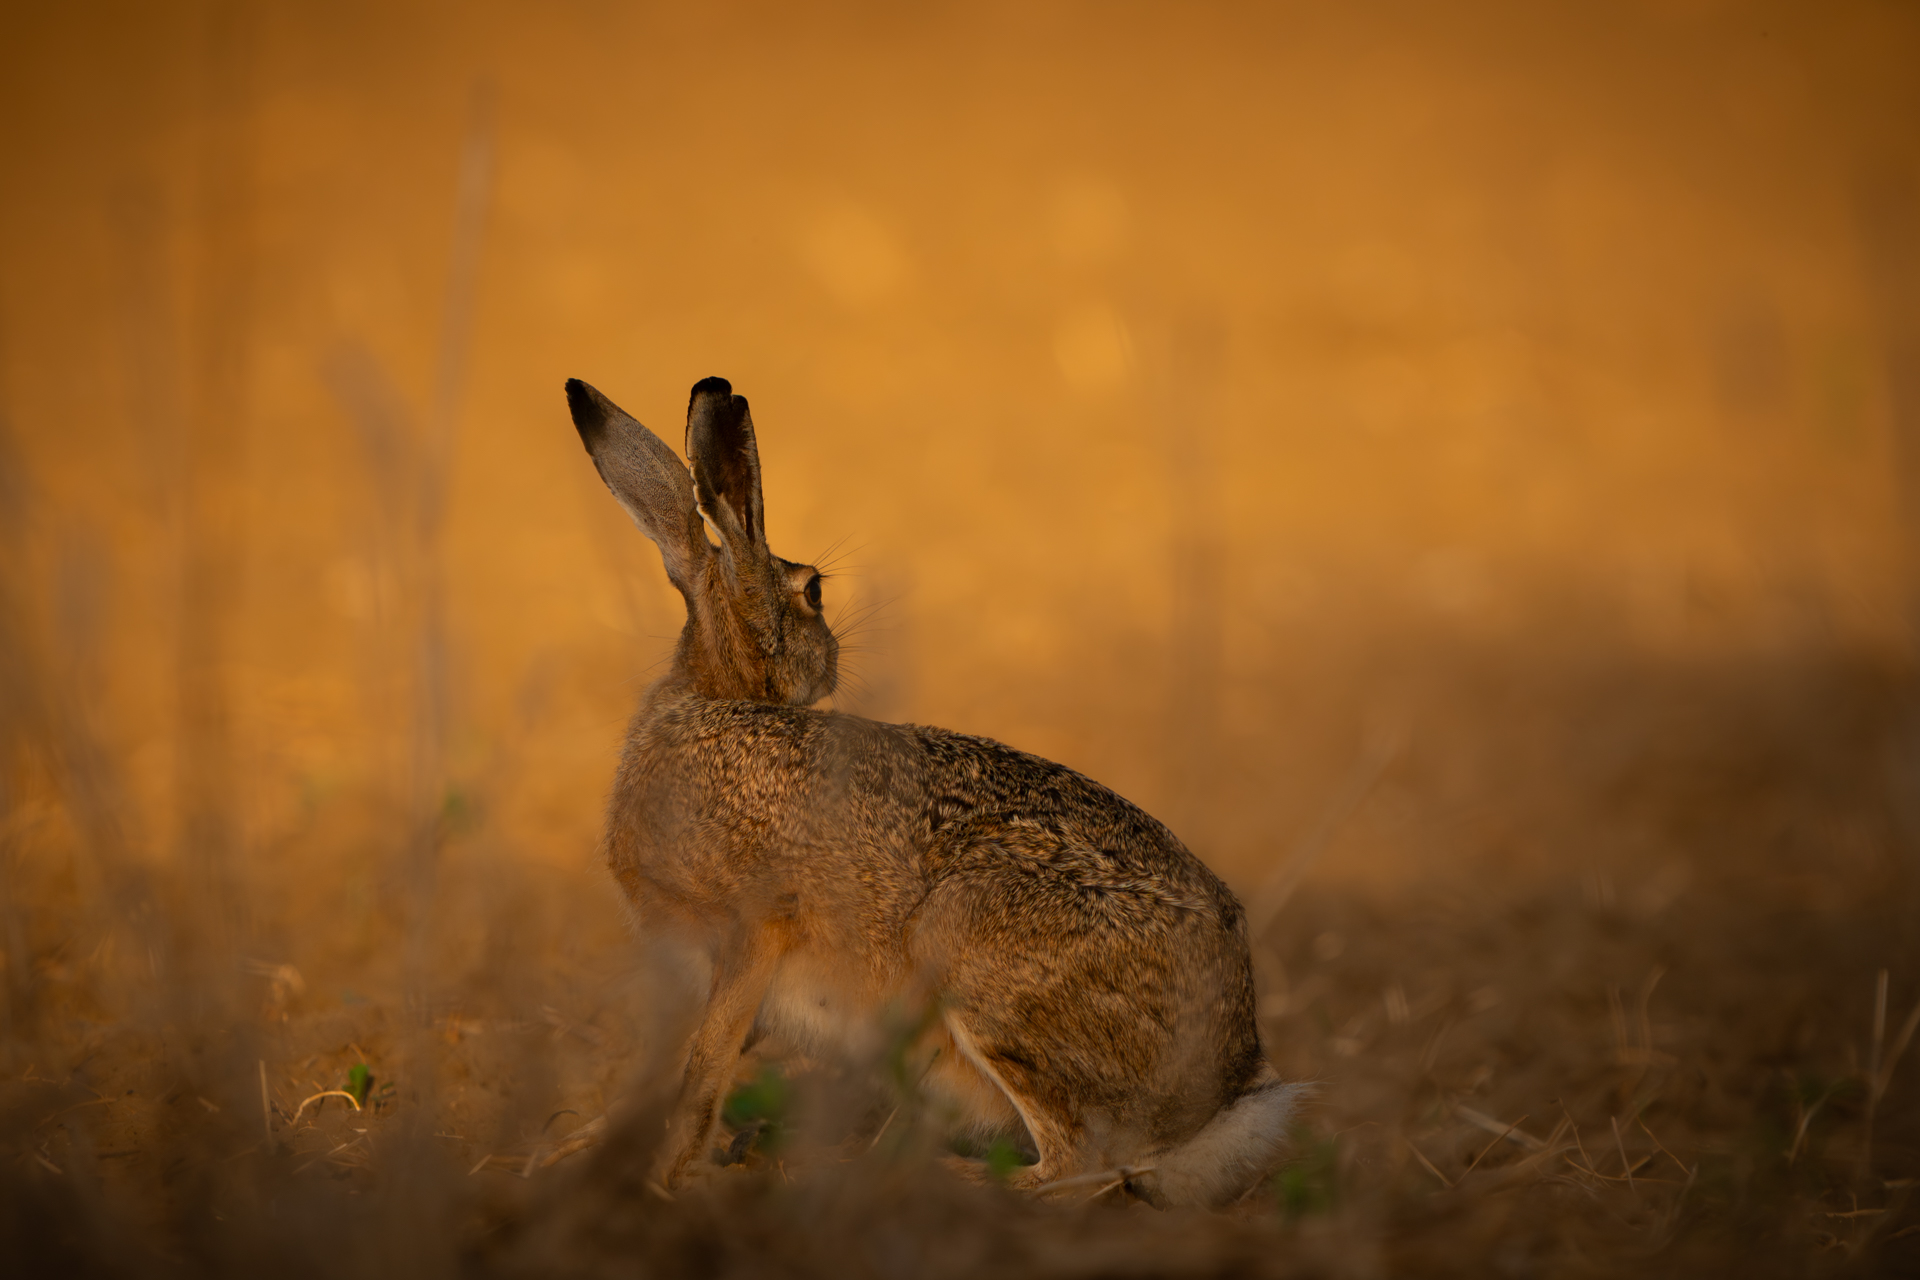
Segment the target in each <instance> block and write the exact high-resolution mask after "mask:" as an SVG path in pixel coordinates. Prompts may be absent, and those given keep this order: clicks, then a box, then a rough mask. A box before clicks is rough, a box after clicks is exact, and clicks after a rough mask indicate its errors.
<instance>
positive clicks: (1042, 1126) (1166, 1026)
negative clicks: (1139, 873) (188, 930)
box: [912, 831, 1259, 1188]
mask: <svg viewBox="0 0 1920 1280" xmlns="http://www.w3.org/2000/svg"><path fill="white" fill-rule="evenodd" d="M1015 840H1020V841H1021V842H1022V843H1020V844H1019V845H1018V846H1015V847H1010V846H1012V845H1013V842H1014V841H1015ZM942 864H943V865H942V866H941V867H940V872H941V876H940V879H939V881H938V883H936V884H935V886H934V887H933V888H932V890H931V891H930V892H929V893H928V894H927V896H926V898H925V899H924V900H923V902H922V903H921V906H920V908H919V910H918V911H917V912H916V915H915V918H914V920H913V922H912V946H913V949H914V952H915V959H916V961H917V962H918V963H919V964H920V965H921V966H922V968H923V969H924V971H925V972H926V973H927V974H928V975H929V977H930V978H931V979H932V980H933V981H935V982H937V984H938V986H939V988H940V990H941V993H942V999H943V1003H944V1006H945V1009H946V1015H945V1016H946V1020H947V1026H948V1028H949V1030H950V1031H951V1032H952V1034H953V1038H954V1041H955V1044H956V1047H958V1048H959V1050H960V1052H961V1054H962V1055H963V1056H964V1057H965V1058H966V1059H967V1061H968V1062H969V1063H970V1064H971V1065H972V1066H973V1067H974V1069H975V1070H977V1071H978V1072H979V1073H980V1074H981V1075H982V1076H983V1077H985V1078H986V1079H988V1080H990V1081H992V1082H993V1084H994V1085H995V1086H996V1087H997V1088H998V1089H999V1090H1000V1091H1001V1092H1003V1093H1004V1094H1005V1095H1006V1096H1007V1098H1008V1100H1009V1101H1010V1102H1011V1103H1012V1105H1013V1106H1014V1107H1015V1108H1016V1109H1017V1110H1018V1112H1019V1114H1020V1118H1021V1120H1022V1122H1023V1123H1025V1125H1026V1126H1027V1130H1028V1133H1029V1134H1030V1135H1031V1137H1032V1139H1033V1143H1034V1146H1035V1147H1036V1148H1037V1150H1038V1152H1039V1155H1040V1162H1039V1163H1038V1164H1037V1165H1033V1166H1029V1167H1028V1168H1027V1169H1025V1170H1022V1171H1020V1172H1019V1173H1018V1174H1016V1176H1015V1178H1014V1179H1013V1181H1014V1184H1015V1185H1019V1186H1027V1187H1032V1188H1039V1187H1042V1186H1044V1185H1046V1184H1048V1183H1057V1182H1060V1181H1061V1180H1064V1179H1072V1180H1073V1183H1072V1185H1075V1186H1079V1185H1082V1183H1081V1179H1083V1178H1084V1179H1091V1178H1092V1176H1093V1175H1096V1174H1100V1173H1103V1172H1106V1171H1120V1170H1136V1171H1140V1172H1144V1170H1145V1166H1147V1165H1149V1164H1151V1163H1152V1155H1153V1153H1155V1152H1157V1151H1162V1150H1165V1149H1167V1148H1169V1147H1170V1146H1173V1145H1175V1144H1178V1143H1180V1142H1182V1141H1184V1140H1185V1139H1186V1138H1187V1137H1189V1136H1190V1135H1191V1134H1193V1133H1194V1132H1196V1131H1197V1130H1199V1129H1200V1127H1201V1126H1202V1125H1204V1124H1205V1123H1206V1122H1207V1120H1208V1119H1209V1118H1210V1117H1211V1116H1212V1115H1213V1114H1214V1113H1215V1112H1216V1111H1218V1110H1219V1109H1220V1107H1221V1105H1222V1104H1223V1102H1225V1101H1226V1100H1227V1099H1228V1098H1230V1097H1231V1096H1233V1093H1234V1088H1235V1086H1236V1085H1238V1084H1239V1083H1240V1082H1241V1080H1243V1079H1244V1078H1245V1077H1247V1076H1248V1075H1249V1074H1250V1073H1251V1071H1252V1070H1253V1063H1254V1062H1255V1060H1257V1056H1258V1051H1259V1046H1258V1041H1257V1037H1256V1036H1255V1035H1254V1033H1253V1031H1252V1019H1251V1016H1250V1014H1251V1005H1252V995H1251V974H1250V972H1248V967H1247V963H1246V958H1245V949H1244V944H1240V943H1239V942H1238V939H1237V936H1236V935H1235V934H1234V932H1233V930H1232V928H1231V927H1230V926H1229V925H1228V924H1227V923H1226V922H1225V921H1223V920H1221V919H1220V918H1218V917H1217V916H1215V915H1212V914H1210V913H1207V912H1205V911H1201V910H1196V909H1192V908H1190V907H1188V906H1186V905H1184V904H1172V903H1169V902H1167V901H1165V899H1166V898H1168V897H1171V896H1172V894H1171V891H1167V892H1166V893H1160V894H1156V892H1154V891H1153V887H1152V886H1148V887H1147V888H1144V889H1143V888H1140V887H1138V886H1136V885H1134V884H1131V883H1127V882H1125V881H1124V880H1123V879H1122V878H1121V877H1118V876H1114V875H1110V874H1105V873H1104V872H1103V868H1101V867H1100V866H1099V865H1098V864H1097V863H1095V862H1094V861H1093V858H1092V856H1090V854H1089V853H1088V851H1083V850H1080V849H1078V848H1076V847H1073V846H1070V845H1067V844H1065V843H1063V842H1060V841H1059V840H1058V839H1057V837H1054V836H1053V835H1052V834H1051V833H1046V832H1033V831H1023V832H1019V833H1014V834H1011V835H1010V834H1007V833H1000V832H996V833H995V835H994V837H993V838H991V839H985V840H980V841H978V842H977V843H973V844H971V845H969V846H967V847H964V848H959V849H955V850H953V851H951V852H949V853H947V854H946V856H945V857H944V858H943V859H942ZM1243 1006H1244V1009H1245V1013H1246V1014H1247V1015H1249V1016H1246V1017H1241V1016H1239V1014H1240V1012H1241V1010H1242V1007H1243ZM1243 1023H1244V1024H1245V1025H1244V1026H1243V1025H1242V1024H1243ZM1116 1176H1124V1175H1118V1174H1116Z"/></svg>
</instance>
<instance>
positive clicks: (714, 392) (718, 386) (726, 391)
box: [687, 378, 733, 404]
mask: <svg viewBox="0 0 1920 1280" xmlns="http://www.w3.org/2000/svg"><path fill="white" fill-rule="evenodd" d="M732 394H733V384H732V383H731V382H728V381H727V380H726V379H725V378H702V379H700V381H698V382H696V383H694V384H693V394H692V395H690V396H688V397H687V403H688V404H692V403H693V402H694V401H695V400H698V399H699V398H700V397H701V396H719V397H720V398H721V399H722V400H725V399H726V398H727V397H729V396H731V395H732Z"/></svg>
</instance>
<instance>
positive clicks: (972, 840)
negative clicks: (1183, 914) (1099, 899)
mask: <svg viewBox="0 0 1920 1280" xmlns="http://www.w3.org/2000/svg"><path fill="white" fill-rule="evenodd" d="M911 731H912V732H913V734H914V735H915V737H916V738H917V739H918V746H919V748H920V750H921V751H922V752H923V753H924V756H925V760H926V762H927V768H926V773H925V782H926V804H927V828H928V830H929V831H930V833H931V835H932V837H933V842H932V848H931V849H930V853H933V854H934V855H935V856H936V857H938V856H939V854H940V853H941V852H942V851H944V852H945V853H946V854H947V856H965V855H963V854H962V853H961V851H962V850H964V849H967V848H970V847H973V846H975V845H979V844H986V843H990V844H993V845H995V846H996V847H997V848H998V850H999V851H1000V852H999V853H997V854H995V855H994V856H995V857H1001V856H1003V855H1013V856H1016V857H1023V858H1028V859H1034V860H1039V861H1043V862H1046V863H1048V864H1049V865H1050V866H1052V867H1053V868H1054V869H1055V870H1056V871H1057V872H1058V873H1059V874H1062V875H1065V876H1068V877H1070V878H1074V879H1083V880H1086V881H1088V882H1089V883H1091V884H1107V885H1131V886H1133V887H1134V889H1135V891H1136V893H1137V894H1139V895H1144V897H1146V898H1148V899H1153V900H1158V901H1163V902H1164V903H1165V904H1166V905H1169V906H1172V905H1178V906H1180V907H1183V908H1185V909H1187V910H1194V911H1200V912H1202V913H1204V914H1207V915H1212V916H1217V917H1220V918H1221V922H1222V923H1226V924H1228V925H1230V926H1231V925H1232V924H1235V923H1237V922H1238V920H1239V918H1240V906H1239V903H1238V902H1237V901H1236V900H1235V898H1234V896H1233V894H1232V892H1231V891H1230V890H1229V889H1228V888H1227V887H1226V885H1224V884H1223V883H1221V881H1220V879H1219V877H1217V876H1215V875H1214V874H1213V873H1212V872H1211V871H1209V870H1208V869H1207V867H1206V865H1205V864H1204V863H1202V862H1201V861H1200V860H1199V859H1198V858H1196V857H1195V856H1194V855H1193V854H1192V853H1191V852H1190V851H1189V850H1188V849H1187V847H1186V846H1185V845H1184V844H1182V843H1181V842H1180V840H1179V838H1178V837H1177V836H1175V835H1174V834H1173V832H1172V831H1170V830H1168V828H1167V827H1166V825H1165V824H1163V823H1161V822H1160V821H1159V820H1158V819H1156V818H1154V817H1153V815H1151V814H1149V813H1148V812H1146V810H1144V809H1142V808H1140V807H1139V806H1138V805H1136V804H1134V803H1133V802H1131V801H1129V800H1127V799H1126V798H1125V797H1123V796H1121V795H1120V794H1119V793H1117V792H1115V791H1113V790H1112V789H1111V788H1109V787H1106V786H1103V785H1101V784H1100V783H1098V782H1095V781H1094V780H1093V779H1091V778H1089V777H1087V776H1086V775H1084V774H1081V773H1078V772H1076V771H1074V770H1072V769H1069V768H1067V767H1066V766H1065V765H1062V764H1056V763H1055V762H1053V761H1051V760H1047V759H1044V758H1042V757H1040V756H1036V755H1031V754H1029V753H1027V752H1025V751H1019V750H1016V749H1015V748H1013V747H1009V746H1007V745H1006V744H1004V743H1001V742H995V741H994V740H993V739H991V738H977V737H973V736H970V735H968V734H961V733H953V732H951V731H948V730H944V729H927V728H922V727H920V726H913V727H912V730H911Z"/></svg>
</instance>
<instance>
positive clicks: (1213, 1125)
mask: <svg viewBox="0 0 1920 1280" xmlns="http://www.w3.org/2000/svg"><path fill="white" fill-rule="evenodd" d="M1311 1088H1312V1086H1310V1085H1305V1084H1289V1083H1287V1082H1286V1081H1284V1080H1282V1079H1281V1078H1280V1076H1279V1075H1278V1073H1276V1072H1275V1071H1274V1070H1273V1068H1271V1067H1268V1068H1267V1069H1266V1070H1265V1071H1263V1072H1261V1074H1260V1075H1259V1076H1258V1077H1257V1078H1255V1080H1254V1081H1253V1083H1252V1084H1250V1085H1249V1086H1248V1087H1247V1090H1246V1092H1244V1093H1242V1094H1241V1095H1240V1096H1239V1097H1238V1098H1235V1099H1234V1100H1233V1102H1232V1104H1231V1105H1229V1106H1226V1107H1223V1108H1221V1110H1220V1111H1219V1113H1218V1114H1217V1115H1215V1116H1214V1117H1213V1119H1211V1120H1209V1121H1207V1123H1206V1125H1205V1126H1204V1127H1203V1128H1202V1129H1201V1130H1200V1132H1198V1133H1196V1134H1194V1135H1193V1136H1192V1137H1191V1138H1188V1139H1187V1140H1186V1141H1185V1142H1183V1143H1181V1144H1180V1145H1179V1146H1177V1147H1174V1148H1172V1149H1170V1150H1167V1151H1163V1152H1161V1153H1160V1154H1159V1155H1157V1156H1155V1157H1152V1158H1151V1159H1150V1160H1149V1161H1148V1162H1147V1163H1149V1164H1151V1165H1152V1170H1151V1172H1146V1173H1141V1174H1137V1175H1135V1176H1134V1177H1133V1178H1131V1179H1129V1180H1128V1185H1129V1186H1130V1187H1131V1188H1132V1189H1133V1190H1134V1191H1135V1192H1137V1193H1138V1194H1139V1195H1141V1196H1142V1197H1143V1198H1145V1199H1147V1200H1149V1201H1151V1202H1153V1203H1154V1204H1156V1205H1159V1206H1160V1207H1162V1208H1170V1207H1172V1206H1174V1205H1200V1206H1209V1207H1210V1206H1214V1205H1221V1204H1225V1203H1227V1202H1228V1201H1231V1200H1233V1199H1235V1198H1236V1197H1238V1196H1240V1195H1241V1194H1242V1193H1244V1192H1245V1191H1246V1190H1247V1189H1248V1188H1249V1187H1251V1186H1252V1185H1253V1184H1254V1182H1255V1180H1256V1179H1258V1178H1260V1177H1261V1176H1262V1175H1263V1174H1265V1173H1267V1172H1268V1171H1270V1170H1271V1169H1272V1168H1273V1166H1274V1165H1275V1164H1276V1163H1278V1161H1279V1159H1280V1152H1281V1150H1282V1148H1284V1147H1285V1146H1286V1141H1287V1127H1288V1125H1290V1124H1291V1123H1292V1121H1293V1115H1294V1112H1295V1111H1296V1110H1297V1109H1298V1108H1299V1105H1300V1101H1301V1099H1302V1098H1303V1097H1305V1096H1306V1094H1307V1093H1308V1092H1309V1091H1310V1090H1311Z"/></svg>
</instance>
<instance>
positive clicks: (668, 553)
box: [567, 378, 709, 595]
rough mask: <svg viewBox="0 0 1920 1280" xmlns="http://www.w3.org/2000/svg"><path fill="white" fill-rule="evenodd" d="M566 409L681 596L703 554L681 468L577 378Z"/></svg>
mask: <svg viewBox="0 0 1920 1280" xmlns="http://www.w3.org/2000/svg"><path fill="white" fill-rule="evenodd" d="M567 407H568V408H569V409H571V410H572V411H573V425H574V426H575V427H576V428H578V429H579V432H580V441H581V443H582V444H584V445H586V446H587V453H588V454H589V455H590V456H591V457H592V458H593V465H594V469H595V470H597V471H599V473H600V478H601V479H602V480H605V481H606V482H607V488H609V489H611V490H613V496H614V497H615V498H617V499H619V501H620V505H621V506H623V507H625V508H626V509H627V514H628V515H630V516H632V517H633V522H634V523H635V524H637V525H639V526H640V532H642V533H644V534H646V535H647V536H648V537H649V538H652V539H653V540H654V542H655V543H656V544H657V545H658V546H659V548H660V558H661V559H663V560H665V561H666V563H667V577H669V578H671V579H673V585H674V586H676V587H678V588H679V589H680V594H682V595H687V594H688V593H689V592H691V591H692V590H693V585H694V575H695V572H696V571H697V570H698V569H699V567H700V565H701V564H702V563H703V562H704V561H705V560H706V558H707V555H708V554H709V551H708V547H707V534H706V530H705V529H703V528H702V527H701V525H700V511H699V509H698V508H697V507H696V506H695V505H694V498H693V477H692V476H690V475H688V474H687V465H686V464H685V463H684V462H682V461H680V458H679V455H677V454H676V453H674V451H673V450H672V449H671V448H669V447H668V446H667V444H666V442H665V441H663V440H662V439H660V437H659V436H656V435H655V434H653V432H651V431H649V430H647V429H646V428H645V427H643V426H641V425H640V424H639V423H638V422H636V421H634V419H633V418H632V417H630V416H629V415H628V414H627V413H625V412H624V411H623V410H622V409H621V408H620V406H619V405H617V404H615V403H614V402H613V401H611V400H609V399H607V398H606V397H605V396H603V395H601V394H600V393H599V392H598V391H595V390H594V389H593V388H592V387H590V386H588V385H587V384H586V383H584V382H582V381H580V379H578V378H569V379H568V380H567Z"/></svg>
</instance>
